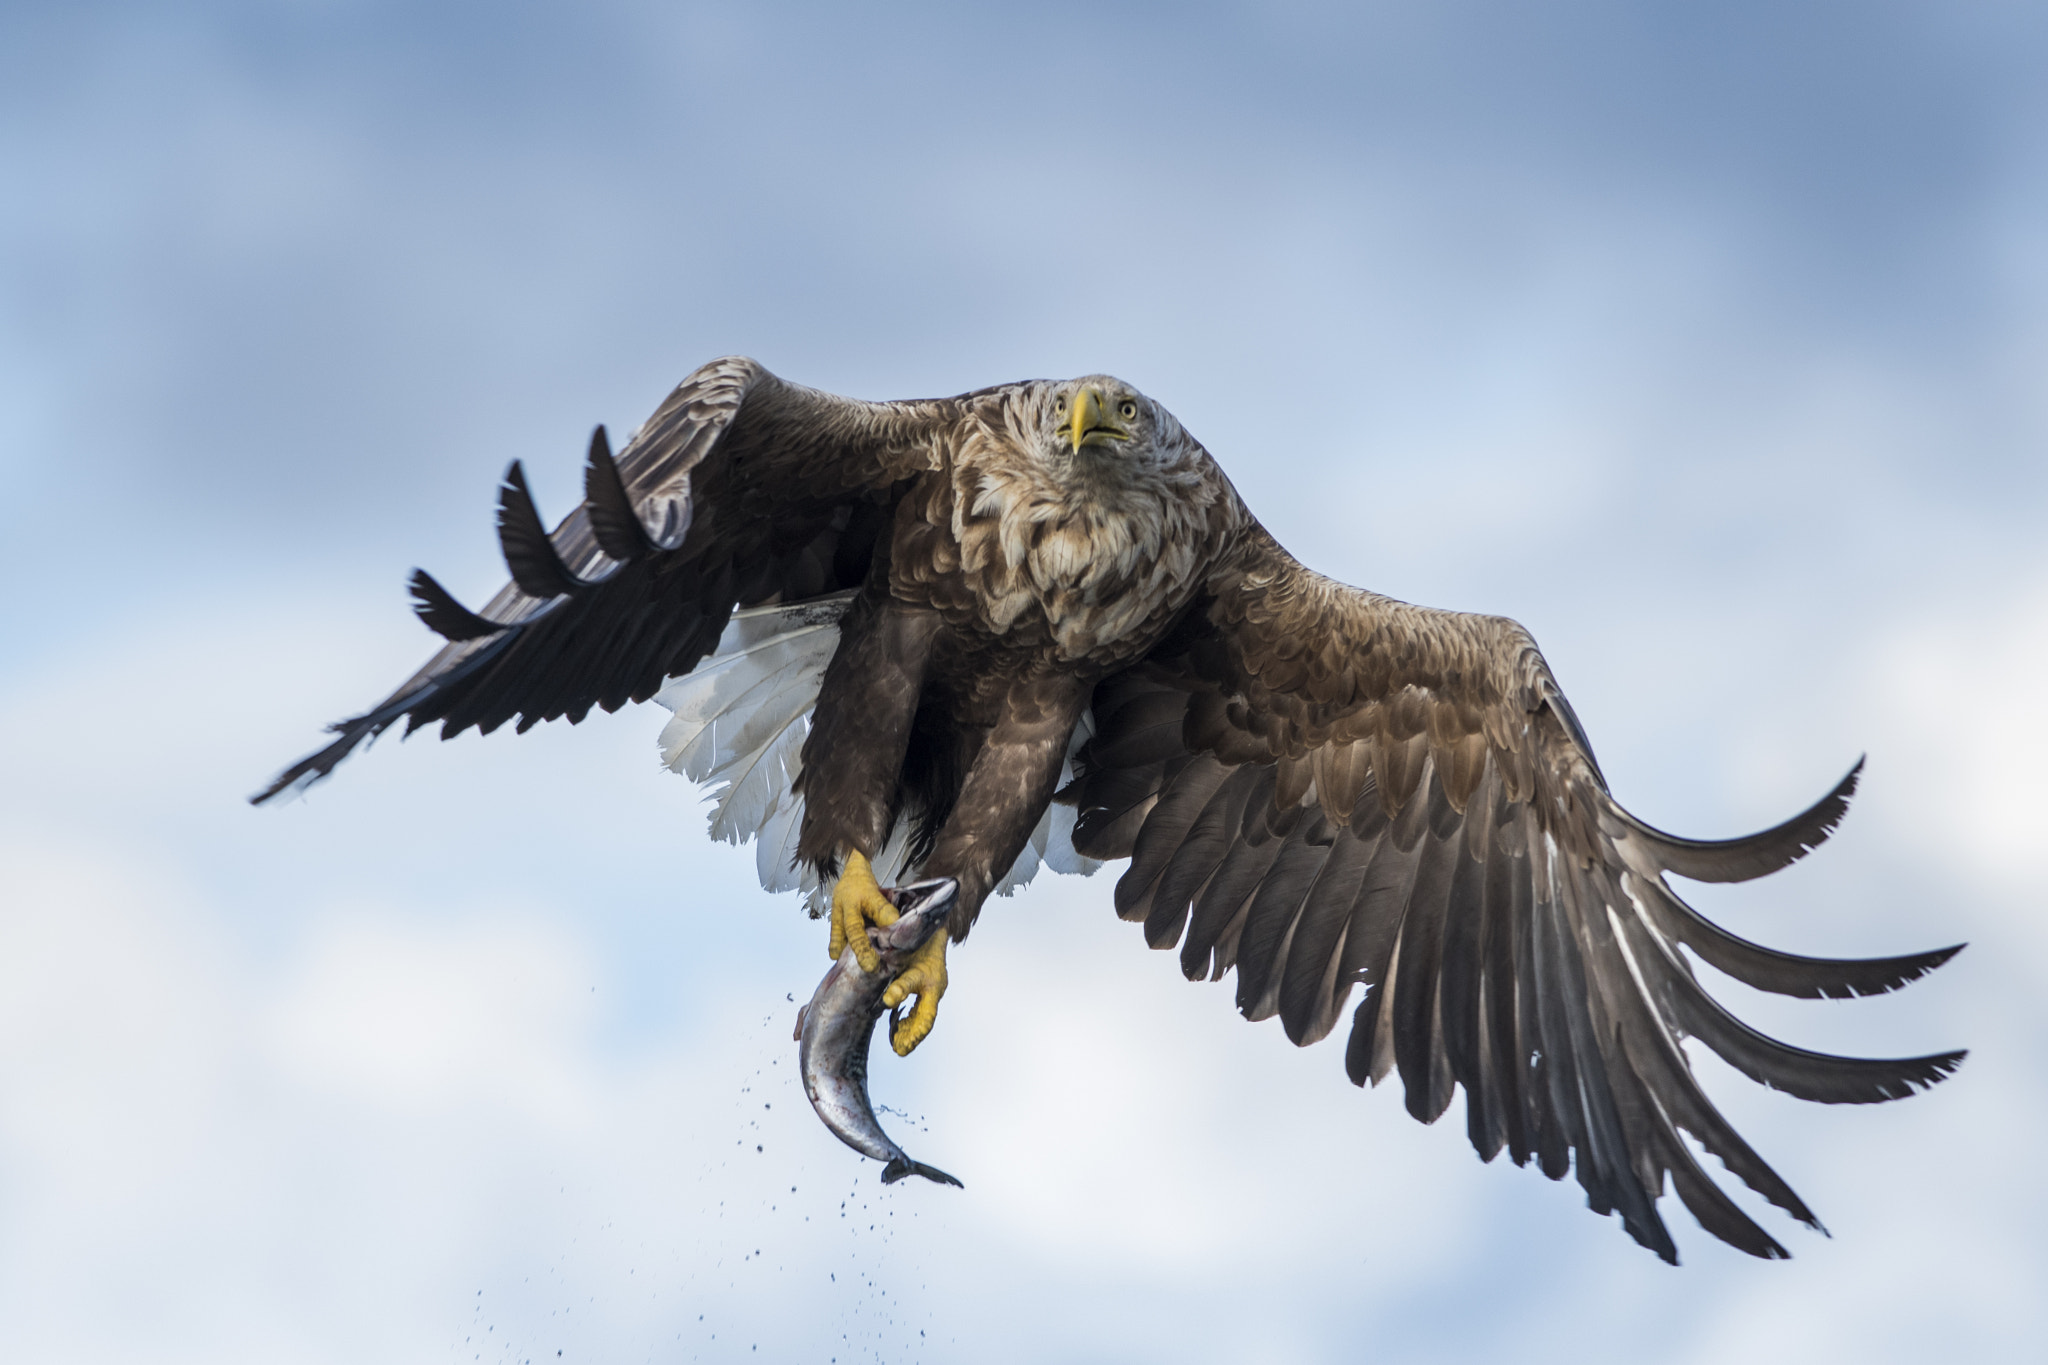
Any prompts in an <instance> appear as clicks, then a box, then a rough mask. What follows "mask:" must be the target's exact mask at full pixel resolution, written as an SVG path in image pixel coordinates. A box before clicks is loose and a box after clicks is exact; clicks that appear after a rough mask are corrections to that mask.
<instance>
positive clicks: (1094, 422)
mask: <svg viewBox="0 0 2048 1365" xmlns="http://www.w3.org/2000/svg"><path fill="white" fill-rule="evenodd" d="M1041 400H1042V401H1041V406H1040V410H1039V421H1038V437H1039V446H1040V450H1041V451H1042V452H1043V453H1044V454H1045V455H1047V456H1050V457H1051V458H1052V460H1053V461H1054V462H1055V463H1057V464H1060V465H1065V464H1069V463H1087V464H1094V463H1097V462H1098V461H1108V462H1113V463H1117V464H1124V463H1131V462H1144V461H1147V460H1148V459H1149V458H1150V457H1152V456H1153V454H1154V452H1156V451H1157V449H1158V448H1159V446H1160V444H1161V442H1160V440H1159V438H1160V436H1161V435H1162V434H1164V432H1163V427H1164V426H1165V425H1168V424H1167V423H1162V420H1161V419H1162V418H1163V417H1164V414H1163V413H1162V412H1161V410H1160V408H1159V406H1158V404H1156V403H1154V402H1153V401H1152V400H1151V399H1149V398H1147V397H1146V396H1145V395H1144V394H1142V393H1139V392H1138V391H1137V390H1136V389H1134V388H1132V387H1131V386H1130V385H1129V384H1126V383H1124V381H1123V380H1121V379H1116V378H1112V377H1111V376H1109V375H1106V374H1091V375H1088V376H1087V377H1086V378H1082V379H1068V380H1064V381H1061V382H1059V383H1054V384H1049V385H1047V386H1046V389H1045V391H1044V393H1043V394H1042V395H1041Z"/></svg>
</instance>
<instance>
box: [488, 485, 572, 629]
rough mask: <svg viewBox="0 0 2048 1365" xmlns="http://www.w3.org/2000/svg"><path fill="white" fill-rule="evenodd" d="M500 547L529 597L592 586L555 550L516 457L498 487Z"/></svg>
mask: <svg viewBox="0 0 2048 1365" xmlns="http://www.w3.org/2000/svg"><path fill="white" fill-rule="evenodd" d="M498 547H499V549H500V550H502V551H503V552H504V555H505V567H506V568H507V569H509V570H511V572H512V581H513V582H514V583H517V584H518V585H519V591H521V592H523V593H525V594H526V595H527V596H528V597H534V598H538V599H540V600H541V601H547V600H549V599H550V598H555V597H564V596H567V595H568V594H570V593H573V592H576V591H579V590H580V589H582V588H585V587H588V586H589V585H588V584H586V583H585V582H584V581H583V580H582V579H580V578H578V577H577V576H576V575H575V574H573V573H571V572H570V571H569V566H568V565H567V564H564V563H563V562H562V557H561V555H559V554H557V553H556V552H555V542H554V541H553V539H551V538H550V537H549V535H548V532H547V527H546V526H545V525H543V524H542V522H541V519H540V509H538V508H536V507H535V506H534V505H533V493H532V491H531V490H530V489H529V488H528V487H527V486H526V470H525V469H524V468H522V467H521V466H520V463H519V461H517V460H514V461H513V462H512V464H511V467H510V468H508V469H506V471H505V481H504V483H502V484H500V485H499V487H498Z"/></svg>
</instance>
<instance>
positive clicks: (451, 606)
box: [406, 569, 510, 643]
mask: <svg viewBox="0 0 2048 1365" xmlns="http://www.w3.org/2000/svg"><path fill="white" fill-rule="evenodd" d="M406 586H407V587H408V588H410V589H411V591H412V609H413V614H414V615H416V616H418V617H419V618H420V620H421V621H423V622H425V623H426V626H427V629H429V630H431V631H433V632H434V633H435V634H436V635H439V636H440V637H441V638H442V639H444V640H453V641H456V642H457V643H460V642H461V641H464V640H475V639H480V638H482V637H483V636H486V635H495V634H496V633H497V632H499V631H501V630H507V629H509V628H510V627H509V625H508V624H507V623H505V622H502V621H493V620H491V619H489V618H488V617H484V616H479V615H477V614H476V613H475V612H473V611H471V610H470V609H469V608H468V607H465V606H463V605H462V603H460V602H458V601H456V600H455V594H453V593H451V592H449V591H448V589H446V588H444V587H442V586H441V585H440V583H439V582H437V581H436V580H435V578H434V576H433V575H432V574H430V573H428V572H427V571H426V570H425V569H414V570H413V571H412V577H411V578H410V579H409V580H407V583H406Z"/></svg>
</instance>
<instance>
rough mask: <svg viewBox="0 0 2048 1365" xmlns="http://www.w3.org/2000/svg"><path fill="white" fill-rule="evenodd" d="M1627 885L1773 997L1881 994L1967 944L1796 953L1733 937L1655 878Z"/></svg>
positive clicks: (1725, 967) (1663, 918)
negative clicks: (1875, 952) (1885, 951)
mask: <svg viewBox="0 0 2048 1365" xmlns="http://www.w3.org/2000/svg"><path fill="white" fill-rule="evenodd" d="M1629 884H1630V885H1631V886H1633V887H1635V888H1636V889H1637V890H1639V891H1640V892H1641V896H1640V899H1641V901H1642V903H1643V906H1644V909H1645V910H1646V911H1647V912H1648V914H1649V916H1650V918H1651V919H1652V920H1653V921H1655V922H1656V924H1657V927H1658V928H1659V929H1660V930H1661V931H1662V932H1663V933H1664V934H1665V935H1666V936H1668V937H1670V938H1672V939H1674V940H1676V941H1677V942H1679V943H1683V944H1684V945H1685V946H1686V947H1688V948H1690V949H1692V950H1693V951H1694V952H1696V953H1698V954H1699V955H1700V958H1701V959H1702V960H1703V961H1705V962H1707V963H1708V964H1709V965H1711V966H1713V967H1715V968H1716V969H1718V970H1720V971H1723V972H1726V973H1727V974H1728V975H1729V976H1732V977H1734V978H1735V979H1736V980H1737V981H1740V982H1742V983H1743V984H1744V985H1747V986H1754V987H1756V988H1757V989H1758V990H1764V991H1774V992H1776V993H1777V994H1779V995H1791V996H1798V997H1800V998H1803V999H1808V1000H1814V999H1828V1000H1847V999H1850V998H1853V997H1856V996H1864V995H1882V994H1883V993H1885V992H1886V991H1894V990H1897V989H1898V988H1899V987H1901V986H1904V985H1906V984H1907V983H1909V982H1912V981H1917V980H1919V979H1920V978H1921V977H1923V976H1925V975H1927V974H1928V973H1929V972H1931V971H1933V970H1934V969H1935V968H1936V967H1939V966H1941V965H1942V964H1943V963H1944V962H1947V961H1948V960H1949V959H1950V958H1952V957H1954V956H1955V955H1956V954H1957V953H1959V952H1961V951H1962V950H1963V949H1964V947H1965V946H1967V945H1965V944H1961V943H1956V944H1951V945H1950V946H1948V947H1946V948H1937V949H1935V950H1934V951H1932V952H1926V953H1908V954H1905V955H1903V956H1900V957H1866V958H1827V957H1799V956H1797V955H1795V954H1792V953H1781V952H1779V951H1777V950H1776V949H1774V948H1766V947H1764V946H1763V945H1762V944H1758V943H1751V942H1750V941H1749V940H1748V939H1744V938H1738V937H1736V936H1735V935H1734V934H1731V933H1729V932H1728V931H1727V930H1726V929H1723V928H1722V927H1721V926H1720V925H1718V924H1715V923H1714V922H1713V921H1712V920H1710V919H1708V918H1707V917H1706V916H1704V915H1702V914H1700V912H1699V911H1697V910H1695V909H1693V908H1692V907H1691V906H1690V905H1687V904H1686V903H1685V901H1684V900H1682V899H1681V898H1680V897H1679V896H1678V895H1677V894H1676V893H1674V892H1673V891H1672V890H1671V889H1670V888H1669V887H1667V886H1665V885H1663V884H1662V883H1661V882H1659V881H1654V880H1651V879H1648V878H1642V879H1637V878H1635V877H1634V875H1633V874H1630V881H1629Z"/></svg>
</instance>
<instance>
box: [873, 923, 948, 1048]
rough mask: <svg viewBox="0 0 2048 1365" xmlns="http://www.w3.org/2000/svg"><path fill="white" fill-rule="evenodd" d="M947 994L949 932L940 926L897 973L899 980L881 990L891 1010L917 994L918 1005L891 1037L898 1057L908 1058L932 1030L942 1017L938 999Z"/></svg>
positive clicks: (892, 1045)
mask: <svg viewBox="0 0 2048 1365" xmlns="http://www.w3.org/2000/svg"><path fill="white" fill-rule="evenodd" d="M945 993H946V931H945V930H943V929H941V930H940V931H939V932H938V933H936V934H933V935H932V936H931V938H929V939H927V940H926V941H925V945H924V947H922V948H919V949H918V950H917V951H916V952H915V953H912V954H911V955H910V964H909V965H908V966H906V967H905V968H904V969H903V970H902V971H901V972H899V973H897V976H896V979H895V980H894V981H891V982H890V983H889V989H888V990H886V991H884V992H882V1003H883V1004H884V1005H886V1006H888V1007H889V1008H890V1009H894V1008H896V1007H897V1006H898V1005H900V1004H902V1003H903V1002H904V1001H905V1000H907V999H909V998H910V997H911V996H913V995H914V996H916V997H917V1004H916V1005H915V1006H914V1007H913V1008H912V1009H911V1011H910V1013H909V1015H908V1016H907V1017H905V1019H904V1020H903V1022H902V1023H901V1024H900V1025H898V1026H897V1029H896V1033H895V1035H894V1036H893V1037H891V1038H890V1039H889V1046H891V1047H893V1048H895V1049H896V1055H897V1056H898V1057H908V1056H909V1055H910V1053H911V1049H913V1048H915V1047H916V1046H917V1045H918V1044H919V1043H921V1042H923V1041H924V1040H925V1035H926V1034H928V1033H930V1032H931V1031H932V1025H933V1024H934V1023H935V1022H937V1020H938V1017H939V1000H940V998H941V997H942V996H944V995H945Z"/></svg>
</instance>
